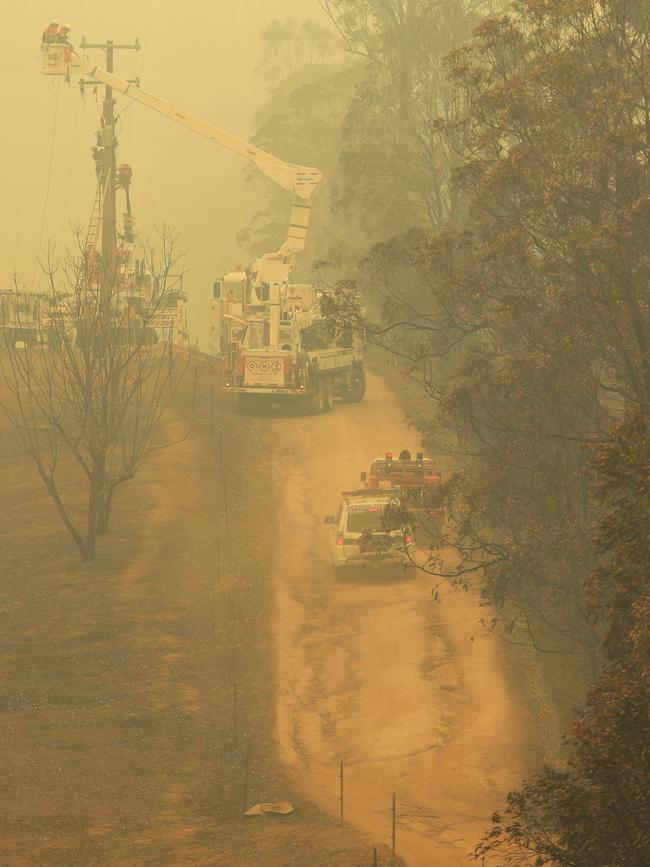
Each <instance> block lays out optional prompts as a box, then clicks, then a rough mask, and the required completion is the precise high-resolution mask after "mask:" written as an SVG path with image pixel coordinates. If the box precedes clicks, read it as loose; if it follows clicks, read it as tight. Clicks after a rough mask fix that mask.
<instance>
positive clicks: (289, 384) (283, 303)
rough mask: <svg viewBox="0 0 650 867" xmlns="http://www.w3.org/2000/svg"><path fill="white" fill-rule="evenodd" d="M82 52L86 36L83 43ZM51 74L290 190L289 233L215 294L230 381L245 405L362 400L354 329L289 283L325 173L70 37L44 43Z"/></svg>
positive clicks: (317, 407) (216, 323)
mask: <svg viewBox="0 0 650 867" xmlns="http://www.w3.org/2000/svg"><path fill="white" fill-rule="evenodd" d="M81 50H82V51H83V44H82V45H81ZM42 52H43V72H44V73H45V74H46V75H62V76H66V77H69V76H70V75H77V76H80V77H82V78H87V79H89V80H92V81H94V82H98V83H101V84H105V85H108V86H109V87H111V88H113V90H115V91H118V92H119V93H123V94H124V95H125V96H128V97H129V98H131V99H133V100H134V101H135V102H138V103H140V104H141V105H144V106H146V107H147V108H150V109H152V110H154V111H157V112H158V113H159V114H161V115H162V116H163V117H166V118H168V119H169V120H172V121H175V122H176V123H178V124H180V125H181V126H184V127H186V128H187V129H190V130H192V131H193V132H195V133H198V134H199V135H201V136H204V137H205V138H208V139H210V140H211V141H214V142H215V143H216V144H219V145H221V146H222V147H224V148H226V149H228V150H230V151H232V152H234V153H237V154H239V155H240V156H241V157H243V158H244V159H247V160H249V161H250V162H252V163H253V164H254V165H255V166H256V167H257V168H258V169H259V170H260V171H261V172H263V173H264V174H265V175H266V176H267V177H269V178H271V179H272V180H273V181H275V183H277V184H279V185H280V186H281V187H282V188H283V189H285V190H288V191H290V192H291V193H293V204H292V207H291V215H290V219H289V229H288V233H287V238H286V240H285V242H284V243H283V244H282V246H281V247H280V248H279V249H278V250H277V251H275V252H273V253H266V254H264V255H263V256H261V257H260V258H259V259H258V260H257V261H256V262H254V263H253V266H252V268H251V269H250V270H248V271H241V272H239V273H233V274H229V275H226V277H225V278H224V280H223V281H221V284H220V286H219V287H218V288H219V292H218V294H219V295H220V296H221V297H219V298H217V299H215V300H214V301H213V302H212V306H213V309H214V310H215V311H216V313H217V315H216V316H214V317H213V318H212V328H213V330H214V331H218V332H219V333H218V334H215V335H213V339H214V340H215V341H216V342H218V343H219V345H220V348H221V351H222V353H223V355H224V359H225V386H224V389H225V391H226V392H229V393H237V394H239V396H240V403H241V404H242V406H243V407H254V406H263V405H267V404H269V403H273V402H278V401H280V400H284V399H291V400H296V399H297V400H300V401H301V403H302V404H303V405H304V406H306V407H307V408H308V409H309V410H311V411H313V412H322V411H326V410H328V409H331V407H332V403H333V400H334V397H335V396H337V395H338V396H341V397H342V398H343V399H344V400H347V401H358V400H361V399H362V397H363V395H364V392H365V373H364V366H363V355H362V350H361V346H360V345H359V343H358V341H357V339H356V338H354V337H352V336H349V337H348V338H347V339H344V340H343V341H341V340H340V339H338V340H337V339H335V336H334V335H333V334H331V333H329V328H328V323H327V322H326V320H325V319H324V318H323V317H322V315H321V312H320V306H319V302H318V298H317V296H316V293H315V292H314V290H313V287H311V286H308V285H307V286H305V285H303V286H299V285H296V284H291V283H290V282H289V275H290V274H291V271H292V270H293V268H294V265H295V257H296V254H297V253H299V252H300V251H301V250H303V249H304V246H305V241H306V237H307V229H308V226H309V217H310V208H311V204H310V200H311V196H312V194H313V193H314V192H315V190H316V189H317V188H318V185H319V184H320V182H321V179H322V174H321V172H320V171H319V170H318V169H315V168H309V167H307V166H299V165H293V164H291V163H286V162H284V161H283V160H280V159H278V158H277V157H275V156H273V155H272V154H269V153H266V152H265V151H263V150H261V149H260V148H258V147H255V146H254V145H251V144H249V143H248V142H246V141H243V140H242V139H240V138H237V137H236V136H234V135H232V134H231V133H228V132H226V131H225V130H222V129H220V128H219V127H217V126H215V125H214V124H212V123H209V122H208V121H206V120H203V119H202V118H200V117H197V116H196V115H193V114H190V113H189V112H187V111H185V110H183V109H179V108H177V107H176V106H175V105H173V103H171V102H168V101H167V100H165V99H162V98H160V97H158V96H155V95H154V94H152V93H149V92H148V91H146V90H143V89H142V88H140V87H139V83H138V82H135V83H134V82H129V81H126V80H124V79H122V78H120V77H119V76H117V75H114V74H113V73H112V72H108V71H107V70H106V69H104V68H102V67H101V66H100V65H98V64H97V63H95V62H94V61H93V60H91V59H89V58H85V57H80V56H79V55H78V54H77V52H76V51H75V49H74V47H73V46H72V45H70V44H68V43H63V44H60V43H44V44H43V46H42Z"/></svg>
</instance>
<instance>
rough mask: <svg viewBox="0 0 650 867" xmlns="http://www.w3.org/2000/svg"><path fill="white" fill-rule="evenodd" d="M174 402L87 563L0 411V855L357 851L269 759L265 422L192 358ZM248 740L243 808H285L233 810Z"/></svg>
mask: <svg viewBox="0 0 650 867" xmlns="http://www.w3.org/2000/svg"><path fill="white" fill-rule="evenodd" d="M194 370H196V374H195V373H194ZM211 380H212V381H213V382H214V388H213V390H212V394H213V399H212V398H211V388H210V382H211ZM195 382H196V388H195V386H194V383H195ZM174 408H175V418H174V419H172V420H171V421H169V422H168V427H167V430H168V434H169V435H170V436H171V437H173V438H176V439H181V440H182V441H181V442H179V443H178V444H177V445H175V446H174V447H173V448H170V449H166V450H164V451H159V452H157V453H156V454H155V455H154V456H153V457H152V458H151V460H150V461H149V462H148V464H147V465H145V466H144V467H143V469H142V470H141V472H140V473H139V474H138V476H137V477H136V479H135V480H134V481H132V482H130V483H129V484H128V485H127V486H125V487H124V488H123V489H122V491H121V492H120V494H119V495H118V498H117V502H116V504H115V511H114V517H113V525H112V529H111V532H110V534H109V535H108V536H107V537H106V538H105V539H104V540H103V541H102V542H101V544H100V550H99V556H98V559H97V561H96V562H95V563H93V564H83V563H81V562H80V561H79V559H78V557H77V554H76V550H75V548H74V546H73V543H72V541H71V540H70V539H69V537H68V536H67V534H66V532H65V531H64V529H63V527H62V525H61V524H60V523H59V520H58V517H57V516H56V513H55V511H54V507H53V505H52V503H51V501H50V500H49V497H48V495H47V493H46V491H45V489H44V487H43V485H42V483H41V482H40V480H39V479H38V477H37V475H36V473H35V470H34V468H33V467H32V465H31V463H30V461H29V459H28V458H27V457H26V456H24V455H23V453H22V452H21V449H20V446H19V443H18V441H17V438H16V436H15V434H14V432H13V431H12V430H11V428H10V426H9V425H8V422H7V420H6V418H5V417H4V415H3V416H0V466H2V485H1V487H0V515H2V522H1V524H0V575H1V581H0V663H1V665H2V678H1V681H0V727H1V730H2V745H3V760H2V765H1V766H0V767H1V771H0V774H1V779H0V784H1V787H0V822H1V824H2V850H1V854H0V863H2V864H3V865H7V867H18V865H21V867H22V865H29V867H34V865H48V867H50V865H52V867H54V865H61V867H63V865H65V867H70V865H113V864H114V865H118V864H119V865H123V867H127V865H145V864H146V865H223V867H228V865H233V867H235V865H236V867H261V865H273V867H290V865H291V867H303V865H304V867H357V865H359V867H361V865H366V864H370V863H371V861H372V859H371V851H372V844H371V842H370V841H369V840H366V839H364V838H362V837H360V836H358V835H356V834H354V833H353V832H352V831H349V830H347V829H346V830H345V832H344V833H343V834H341V832H340V829H339V827H338V825H337V823H336V822H335V821H334V820H332V819H330V818H328V817H326V816H325V815H324V814H322V813H321V812H319V811H318V810H317V809H316V808H315V807H313V806H310V805H309V804H308V803H304V802H302V801H301V800H300V799H296V798H295V796H294V794H293V793H292V791H291V790H290V787H289V785H288V783H287V781H286V779H285V778H284V777H283V774H282V771H281V769H280V766H279V763H278V761H277V759H276V754H275V746H274V743H273V736H272V732H273V729H274V710H273V695H274V658H273V652H272V642H271V604H272V588H271V582H270V577H269V569H270V565H269V564H270V562H271V559H272V554H273V545H274V529H275V527H276V522H277V521H278V520H279V518H280V516H279V515H278V514H277V511H276V510H277V508H278V506H277V499H276V498H274V491H273V473H271V472H268V467H269V466H270V465H271V463H275V465H276V466H281V462H282V461H283V460H286V459H287V456H286V455H283V454H282V451H281V447H280V444H279V443H278V442H276V441H275V440H274V438H273V432H272V431H273V428H272V425H269V426H263V425H256V426H255V438H254V439H251V437H250V435H249V430H250V429H249V427H248V425H249V423H248V421H247V419H246V418H242V417H240V416H238V415H237V414H236V411H235V408H234V407H233V406H232V404H231V403H228V402H226V400H225V399H224V398H223V397H222V395H221V392H220V388H219V377H218V375H217V374H216V372H215V370H214V368H213V366H212V363H211V362H209V361H208V360H206V359H205V358H202V357H197V358H195V359H194V361H193V363H192V367H191V369H190V370H189V371H188V372H187V373H186V376H185V378H184V380H183V384H182V385H181V387H180V388H179V391H178V393H177V395H176V397H175V400H174ZM190 418H191V419H192V430H191V432H190V433H189V435H187V436H185V434H186V433H187V431H186V425H187V420H189V419H190ZM211 419H212V420H211ZM220 442H221V443H222V446H223V448H222V449H221V448H220ZM222 466H223V474H222ZM62 469H63V475H64V476H65V477H66V479H67V484H66V486H65V487H66V492H67V495H68V497H69V498H70V502H72V504H73V508H74V509H75V510H77V511H80V510H81V509H82V508H83V500H82V498H81V485H80V484H79V480H78V478H77V477H76V475H75V473H74V471H73V469H72V468H71V467H68V466H65V465H64V466H63V467H62ZM224 494H225V500H226V505H227V516H226V514H225V510H224ZM235 695H236V702H235V700H234V696H235ZM235 704H236V707H237V710H236V713H235ZM247 755H248V756H249V763H250V773H249V777H248V797H247V803H248V804H253V803H256V802H258V801H269V800H274V799H276V798H288V799H290V800H294V801H295V803H296V806H297V811H296V813H295V814H294V815H293V816H291V817H288V818H282V819H280V818H275V819H271V818H258V819H247V820H245V819H243V818H242V817H241V806H242V803H243V800H244V776H245V765H246V756H247ZM380 863H387V859H386V855H385V852H382V857H381V862H380Z"/></svg>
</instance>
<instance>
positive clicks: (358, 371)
mask: <svg viewBox="0 0 650 867" xmlns="http://www.w3.org/2000/svg"><path fill="white" fill-rule="evenodd" d="M365 393H366V374H365V371H364V370H363V368H362V367H361V368H359V367H355V368H354V369H353V370H352V382H351V384H350V386H349V388H345V389H343V395H342V397H343V400H344V401H345V402H346V403H359V402H360V401H362V400H363V396H364V394H365Z"/></svg>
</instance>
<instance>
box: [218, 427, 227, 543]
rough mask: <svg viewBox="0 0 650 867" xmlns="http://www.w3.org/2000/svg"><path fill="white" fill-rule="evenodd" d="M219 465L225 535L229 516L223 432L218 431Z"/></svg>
mask: <svg viewBox="0 0 650 867" xmlns="http://www.w3.org/2000/svg"><path fill="white" fill-rule="evenodd" d="M219 464H220V470H221V489H222V492H223V514H224V518H225V525H226V533H228V532H229V527H228V524H229V516H228V492H227V490H226V477H225V474H224V461H223V430H222V429H221V428H220V429H219Z"/></svg>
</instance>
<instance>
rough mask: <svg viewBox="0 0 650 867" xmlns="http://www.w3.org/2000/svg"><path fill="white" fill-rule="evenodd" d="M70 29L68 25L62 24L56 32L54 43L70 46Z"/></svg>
mask: <svg viewBox="0 0 650 867" xmlns="http://www.w3.org/2000/svg"><path fill="white" fill-rule="evenodd" d="M71 29H72V28H71V27H70V25H69V24H64V25H63V27H59V29H58V30H57V32H56V41H57V42H60V43H63V44H64V45H69V44H70V37H69V33H70V30H71Z"/></svg>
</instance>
